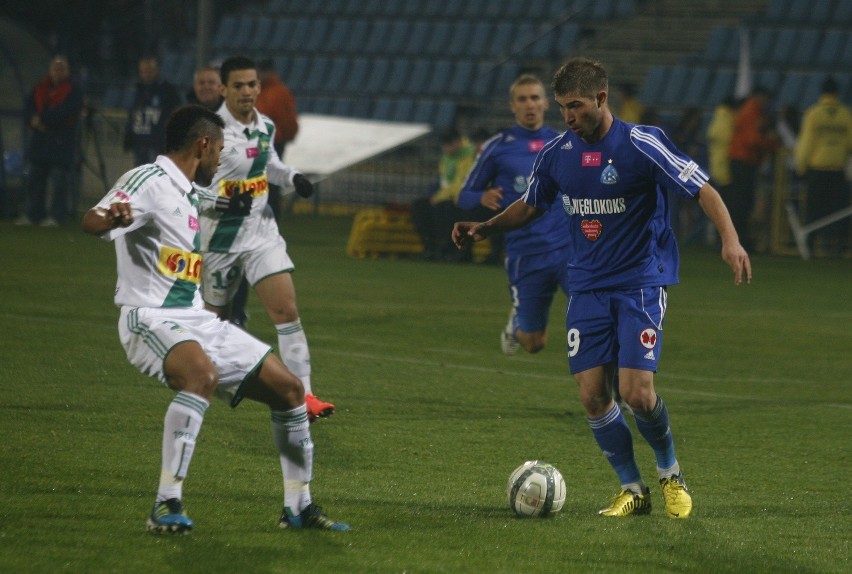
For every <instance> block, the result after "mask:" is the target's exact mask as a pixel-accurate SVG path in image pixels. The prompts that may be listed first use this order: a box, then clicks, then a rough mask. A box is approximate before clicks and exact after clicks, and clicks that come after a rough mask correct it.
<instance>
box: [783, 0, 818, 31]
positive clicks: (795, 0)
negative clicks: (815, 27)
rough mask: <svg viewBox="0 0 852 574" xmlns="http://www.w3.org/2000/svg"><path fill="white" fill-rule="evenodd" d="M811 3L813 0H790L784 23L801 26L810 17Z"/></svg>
mask: <svg viewBox="0 0 852 574" xmlns="http://www.w3.org/2000/svg"><path fill="white" fill-rule="evenodd" d="M813 5H814V2H813V0H791V2H790V5H789V6H788V7H787V20H786V23H787V24H789V25H791V26H801V25H802V24H804V23H805V22H807V21H808V19H809V18H810V14H811V11H812V10H813V8H814V6H813Z"/></svg>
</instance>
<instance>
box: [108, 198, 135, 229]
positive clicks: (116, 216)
mask: <svg viewBox="0 0 852 574" xmlns="http://www.w3.org/2000/svg"><path fill="white" fill-rule="evenodd" d="M106 217H107V220H109V222H110V223H111V224H112V227H127V226H128V225H130V224H131V223H133V208H131V206H130V204H129V203H126V202H118V203H111V204H110V206H109V209H107V210H106Z"/></svg>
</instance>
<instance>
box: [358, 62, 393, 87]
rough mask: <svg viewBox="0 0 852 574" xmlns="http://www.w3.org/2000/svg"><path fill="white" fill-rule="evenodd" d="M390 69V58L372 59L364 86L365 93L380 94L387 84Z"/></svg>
mask: <svg viewBox="0 0 852 574" xmlns="http://www.w3.org/2000/svg"><path fill="white" fill-rule="evenodd" d="M389 71H390V60H387V59H386V58H376V59H374V60H372V61H371V63H370V65H369V71H368V75H367V79H366V83H365V85H364V86H363V87H362V89H363V91H364V93H365V94H378V93H380V92H383V91H384V88H385V84H386V82H387V79H388V72H389Z"/></svg>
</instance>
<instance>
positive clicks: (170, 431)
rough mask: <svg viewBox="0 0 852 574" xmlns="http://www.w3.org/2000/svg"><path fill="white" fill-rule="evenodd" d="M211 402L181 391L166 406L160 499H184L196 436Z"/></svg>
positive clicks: (159, 500) (158, 494) (158, 498)
mask: <svg viewBox="0 0 852 574" xmlns="http://www.w3.org/2000/svg"><path fill="white" fill-rule="evenodd" d="M208 406H210V403H209V402H207V401H206V400H205V399H204V398H202V397H200V396H198V395H196V394H193V393H186V392H180V393H178V394H177V395H175V398H174V399H173V400H172V402H171V403H170V404H169V408H168V409H166V418H165V421H164V422H163V461H162V466H161V468H160V486H159V488H158V489H157V501H158V502H161V501H163V500H168V499H169V498H177V499H180V498H181V496H182V494H183V479H185V478H186V473H187V471H188V470H189V462H190V461H191V460H192V453H193V451H194V450H195V440H196V438H197V437H198V432H199V431H200V430H201V423H202V422H204V411H206V410H207V407H208Z"/></svg>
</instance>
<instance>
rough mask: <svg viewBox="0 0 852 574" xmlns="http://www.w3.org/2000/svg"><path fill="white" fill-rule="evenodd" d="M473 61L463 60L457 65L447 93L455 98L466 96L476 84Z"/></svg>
mask: <svg viewBox="0 0 852 574" xmlns="http://www.w3.org/2000/svg"><path fill="white" fill-rule="evenodd" d="M474 69H475V66H474V63H473V61H472V60H461V61H459V62H457V63H456V65H455V68H454V69H453V74H452V77H451V78H450V82H449V85H448V86H447V93H448V94H449V95H450V96H453V97H457V98H458V97H461V96H466V95H468V93H469V92H470V91H471V87H472V86H473V84H474V83H475V82H476V79H475V77H474Z"/></svg>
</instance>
